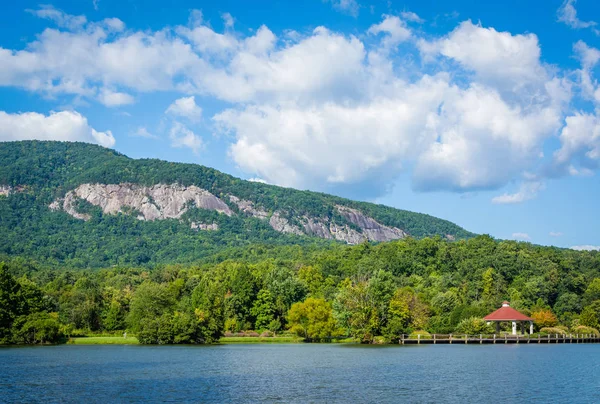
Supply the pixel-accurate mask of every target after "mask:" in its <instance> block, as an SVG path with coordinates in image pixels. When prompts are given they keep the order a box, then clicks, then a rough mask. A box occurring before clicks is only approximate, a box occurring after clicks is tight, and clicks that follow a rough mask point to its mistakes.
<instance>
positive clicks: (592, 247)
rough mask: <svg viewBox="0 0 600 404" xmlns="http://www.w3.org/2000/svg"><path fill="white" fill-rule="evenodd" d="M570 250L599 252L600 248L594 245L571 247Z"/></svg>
mask: <svg viewBox="0 0 600 404" xmlns="http://www.w3.org/2000/svg"><path fill="white" fill-rule="evenodd" d="M571 249H572V250H577V251H599V250H600V246H595V245H574V246H573V247H571Z"/></svg>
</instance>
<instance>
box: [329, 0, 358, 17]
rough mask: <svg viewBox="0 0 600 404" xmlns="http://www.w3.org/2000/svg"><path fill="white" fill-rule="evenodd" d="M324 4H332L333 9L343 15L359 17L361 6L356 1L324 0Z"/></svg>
mask: <svg viewBox="0 0 600 404" xmlns="http://www.w3.org/2000/svg"><path fill="white" fill-rule="evenodd" d="M323 2H325V3H331V5H332V6H333V8H334V9H336V10H337V11H339V12H341V13H344V14H348V15H351V16H352V17H358V12H359V10H360V5H359V4H358V2H357V1H356V0H323Z"/></svg>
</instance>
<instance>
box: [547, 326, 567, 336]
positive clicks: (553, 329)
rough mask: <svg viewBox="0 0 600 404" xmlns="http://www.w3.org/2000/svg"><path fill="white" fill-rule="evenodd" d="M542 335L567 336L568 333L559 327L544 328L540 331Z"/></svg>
mask: <svg viewBox="0 0 600 404" xmlns="http://www.w3.org/2000/svg"><path fill="white" fill-rule="evenodd" d="M540 333H543V334H546V335H548V334H550V335H556V334H558V335H565V334H566V333H567V332H566V331H565V330H563V329H562V328H559V327H543V328H541V329H540Z"/></svg>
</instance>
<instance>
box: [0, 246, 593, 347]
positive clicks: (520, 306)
mask: <svg viewBox="0 0 600 404" xmlns="http://www.w3.org/2000/svg"><path fill="white" fill-rule="evenodd" d="M286 251H287V250H282V251H281V255H279V256H277V257H276V258H273V257H262V258H261V257H260V252H257V254H258V255H257V257H256V258H255V259H254V260H253V261H250V262H249V261H245V260H243V259H240V258H235V257H229V258H227V259H225V260H224V261H223V262H221V263H218V264H211V263H204V264H198V265H191V266H188V265H165V266H160V267H156V268H152V269H148V268H129V267H114V268H106V269H102V270H74V269H67V268H65V269H55V270H43V269H37V268H35V267H32V266H29V265H28V264H27V263H25V262H23V261H20V260H13V261H9V262H7V263H0V304H1V305H2V306H1V307H0V308H1V309H2V310H0V344H15V345H22V344H39V345H44V344H49V343H62V342H66V340H68V339H69V338H72V339H73V341H72V342H73V343H75V344H84V343H87V344H104V343H107V344H108V343H120V342H122V343H134V340H129V337H133V336H135V337H136V338H137V342H139V343H140V344H157V345H166V344H218V343H287V342H296V341H297V342H300V341H306V342H330V341H339V340H343V341H346V342H350V341H353V342H359V343H363V344H386V343H393V344H397V343H398V341H399V338H400V336H401V335H412V336H415V335H421V338H422V339H427V338H428V336H430V335H433V334H437V335H442V334H446V335H447V334H455V335H457V334H462V335H465V334H467V335H480V334H483V335H489V334H492V333H493V332H494V330H493V328H492V326H491V325H490V324H487V323H486V322H485V321H484V320H483V317H484V316H486V315H488V314H489V313H491V312H492V311H494V310H496V309H497V308H498V307H499V306H500V304H501V302H502V301H504V300H508V301H510V304H511V307H514V308H515V309H517V310H519V311H520V312H521V313H523V314H525V315H527V316H529V317H531V318H532V319H533V320H534V331H535V333H540V335H549V334H550V335H557V334H559V335H570V334H573V335H581V334H585V335H587V334H594V335H598V334H599V332H598V327H599V325H600V253H598V252H577V251H570V250H561V249H557V248H550V247H539V246H534V245H531V244H527V243H516V242H511V241H497V240H494V239H492V238H491V237H489V236H479V237H476V238H473V239H471V240H467V241H458V242H449V241H446V240H442V239H440V238H434V239H428V238H425V239H422V240H414V239H405V240H400V241H395V242H389V243H381V244H369V243H364V244H361V245H357V246H350V247H343V248H342V247H340V248H339V249H336V250H324V251H322V252H320V253H318V254H316V255H308V256H305V257H302V258H298V257H291V258H290V257H289V256H287V255H286ZM500 331H501V332H502V333H504V332H510V331H511V330H510V325H509V324H502V325H501V329H500ZM125 332H126V333H127V336H128V338H127V339H126V340H125V341H122V340H119V339H118V338H117V337H122V336H123V334H124V333H125ZM85 336H87V337H88V338H91V339H75V338H79V337H85ZM275 336H276V337H275ZM223 337H224V338H223Z"/></svg>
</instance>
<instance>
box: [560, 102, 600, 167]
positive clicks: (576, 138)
mask: <svg viewBox="0 0 600 404" xmlns="http://www.w3.org/2000/svg"><path fill="white" fill-rule="evenodd" d="M560 143H561V147H560V149H559V150H557V151H556V152H555V153H554V156H553V165H554V169H555V170H556V171H557V172H558V173H569V174H571V175H578V174H581V173H583V174H584V175H585V174H586V173H588V174H589V170H590V169H595V168H597V167H598V164H599V163H600V118H598V116H597V115H594V114H585V113H576V114H575V115H572V116H569V117H567V118H566V125H565V126H564V127H563V128H562V130H561V132H560ZM573 163H579V164H580V165H581V168H580V169H577V168H575V167H574V166H573V165H572V164H573Z"/></svg>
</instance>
